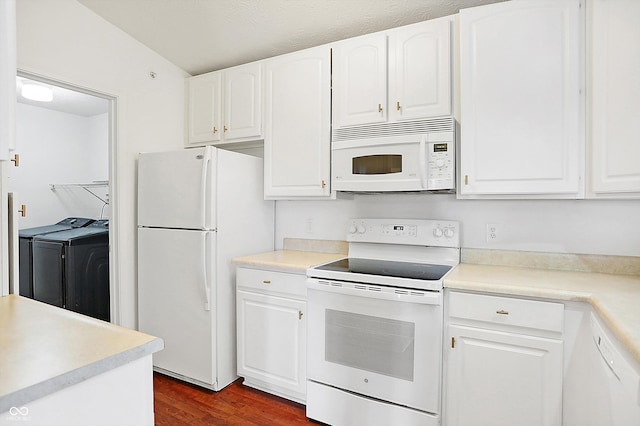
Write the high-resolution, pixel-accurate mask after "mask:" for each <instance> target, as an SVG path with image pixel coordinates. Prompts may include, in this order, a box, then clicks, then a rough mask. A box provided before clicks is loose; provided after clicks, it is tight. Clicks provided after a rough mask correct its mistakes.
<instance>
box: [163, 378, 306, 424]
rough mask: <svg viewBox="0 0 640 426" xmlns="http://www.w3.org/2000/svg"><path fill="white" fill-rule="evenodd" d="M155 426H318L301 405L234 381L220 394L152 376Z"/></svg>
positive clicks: (240, 381)
mask: <svg viewBox="0 0 640 426" xmlns="http://www.w3.org/2000/svg"><path fill="white" fill-rule="evenodd" d="M153 386H154V400H155V401H154V402H155V419H156V420H155V424H156V426H165V425H171V426H181V425H186V426H204V425H216V426H226V425H229V426H232V425H233V426H238V425H242V426H264V425H274V426H295V425H304V424H307V425H316V426H317V425H319V423H317V422H314V421H312V420H309V419H307V417H306V415H305V407H304V405H302V404H298V403H296V402H292V401H289V400H287V399H284V398H279V397H277V396H274V395H271V394H268V393H265V392H262V391H259V390H257V389H253V388H250V387H248V386H244V385H242V379H239V380H236V381H235V382H234V383H232V384H231V385H229V386H227V387H226V388H224V389H223V390H222V391H220V392H213V391H209V390H207V389H204V388H201V387H198V386H195V385H192V384H189V383H185V382H182V381H179V380H176V379H173V378H171V377H167V376H165V375H162V374H159V373H154V375H153Z"/></svg>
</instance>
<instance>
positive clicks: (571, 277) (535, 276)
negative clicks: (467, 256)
mask: <svg viewBox="0 0 640 426" xmlns="http://www.w3.org/2000/svg"><path fill="white" fill-rule="evenodd" d="M525 255H526V258H527V259H531V255H529V254H525ZM345 256H346V254H344V253H319V252H313V251H297V250H279V251H273V252H267V253H260V254H256V255H252V256H244V257H239V258H235V259H233V262H234V263H235V264H236V265H237V266H242V267H248V268H256V269H265V270H272V271H280V272H292V273H299V274H304V273H306V270H307V268H309V267H311V266H315V265H319V264H322V263H327V262H331V261H334V260H338V259H341V258H343V257H345ZM608 264H609V263H608ZM627 269H628V268H627ZM444 286H445V287H446V288H449V289H452V290H468V291H478V292H484V293H495V294H502V295H508V296H525V297H537V298H543V299H553V300H560V301H563V300H564V301H576V302H586V303H590V304H591V305H592V306H593V308H594V310H595V311H596V312H597V313H598V315H599V316H600V318H602V319H603V321H604V322H605V323H606V324H607V326H608V327H609V328H610V329H611V331H612V332H613V333H614V334H615V335H616V336H617V337H618V339H619V340H620V342H621V343H622V344H623V345H624V346H625V347H626V348H627V350H628V351H629V353H630V354H631V355H632V356H633V357H634V358H635V359H636V361H638V363H640V276H638V275H623V274H616V275H614V274H605V273H597V272H573V271H559V270H550V269H533V268H526V267H514V266H494V265H478V264H471V263H462V264H460V265H458V266H457V267H456V268H454V270H453V271H451V273H450V274H449V275H448V276H447V277H446V278H445V282H444Z"/></svg>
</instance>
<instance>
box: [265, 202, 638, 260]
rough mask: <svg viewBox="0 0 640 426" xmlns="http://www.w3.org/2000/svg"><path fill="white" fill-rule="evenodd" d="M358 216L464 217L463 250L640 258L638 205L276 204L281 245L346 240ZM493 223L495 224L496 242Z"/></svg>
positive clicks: (277, 226)
mask: <svg viewBox="0 0 640 426" xmlns="http://www.w3.org/2000/svg"><path fill="white" fill-rule="evenodd" d="M354 217H391V218H424V219H450V220H458V221H460V222H461V223H462V247H465V248H484V249H500V250H519V251H535V252H552V253H583V254H605V255H617V256H640V201H639V200H619V201H618V200H606V201H605V200H458V199H456V197H455V195H450V194H386V195H355V196H354V199H353V200H335V201H278V202H277V203H276V248H278V249H281V248H282V244H283V238H285V237H288V238H308V239H327V240H340V239H344V238H345V234H346V224H347V221H348V220H349V219H351V218H354ZM487 224H493V225H495V227H496V237H495V238H494V239H493V240H492V241H491V242H488V241H487V236H486V234H487Z"/></svg>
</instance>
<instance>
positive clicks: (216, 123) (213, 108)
mask: <svg viewBox="0 0 640 426" xmlns="http://www.w3.org/2000/svg"><path fill="white" fill-rule="evenodd" d="M187 88H188V95H189V107H188V108H189V114H188V120H189V135H188V145H199V144H201V143H203V142H218V141H220V137H221V135H222V127H221V126H220V124H221V122H220V105H221V103H220V100H221V98H220V96H221V74H220V73H219V72H213V73H208V74H203V75H199V76H196V77H192V78H190V79H188V80H187Z"/></svg>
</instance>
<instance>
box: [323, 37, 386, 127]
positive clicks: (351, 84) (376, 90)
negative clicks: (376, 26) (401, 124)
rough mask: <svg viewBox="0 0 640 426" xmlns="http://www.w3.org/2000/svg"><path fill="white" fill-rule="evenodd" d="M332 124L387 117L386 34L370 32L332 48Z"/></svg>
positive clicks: (361, 122)
mask: <svg viewBox="0 0 640 426" xmlns="http://www.w3.org/2000/svg"><path fill="white" fill-rule="evenodd" d="M333 57H334V59H333V61H334V63H333V125H334V127H344V126H353V125H358V124H371V123H381V122H385V121H386V120H387V36H386V34H380V33H377V34H373V35H367V36H363V37H357V38H354V39H349V40H346V41H343V42H340V43H337V44H336V45H335V46H334V48H333Z"/></svg>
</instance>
